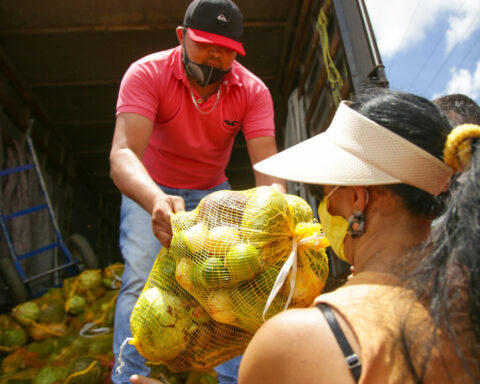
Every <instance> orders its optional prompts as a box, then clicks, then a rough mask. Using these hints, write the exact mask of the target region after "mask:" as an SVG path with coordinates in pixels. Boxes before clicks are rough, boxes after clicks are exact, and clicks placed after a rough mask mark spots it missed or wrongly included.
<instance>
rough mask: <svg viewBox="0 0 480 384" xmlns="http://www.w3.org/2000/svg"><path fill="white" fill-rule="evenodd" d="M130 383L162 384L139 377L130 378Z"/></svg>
mask: <svg viewBox="0 0 480 384" xmlns="http://www.w3.org/2000/svg"><path fill="white" fill-rule="evenodd" d="M130 382H132V383H133V384H162V382H161V381H158V380H155V379H149V378H148V377H145V376H140V375H132V376H130Z"/></svg>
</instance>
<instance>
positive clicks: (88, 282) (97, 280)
mask: <svg viewBox="0 0 480 384" xmlns="http://www.w3.org/2000/svg"><path fill="white" fill-rule="evenodd" d="M80 282H81V283H82V284H83V285H84V286H85V287H87V288H90V289H91V288H97V287H98V286H100V284H102V271H101V270H99V269H88V270H86V271H84V272H82V274H81V275H80Z"/></svg>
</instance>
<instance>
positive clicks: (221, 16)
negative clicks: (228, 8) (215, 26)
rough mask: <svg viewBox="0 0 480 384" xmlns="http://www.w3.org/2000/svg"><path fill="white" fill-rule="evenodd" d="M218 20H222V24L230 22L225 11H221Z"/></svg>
mask: <svg viewBox="0 0 480 384" xmlns="http://www.w3.org/2000/svg"><path fill="white" fill-rule="evenodd" d="M217 20H218V21H220V23H222V25H224V24H227V23H228V20H227V17H226V16H225V15H224V14H223V13H221V14H220V15H218V16H217Z"/></svg>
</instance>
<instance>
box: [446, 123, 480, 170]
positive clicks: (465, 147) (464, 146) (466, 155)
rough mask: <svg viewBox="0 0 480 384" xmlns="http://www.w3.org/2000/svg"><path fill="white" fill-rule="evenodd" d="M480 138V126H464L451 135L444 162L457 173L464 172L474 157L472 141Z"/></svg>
mask: <svg viewBox="0 0 480 384" xmlns="http://www.w3.org/2000/svg"><path fill="white" fill-rule="evenodd" d="M476 138H480V126H479V125H476V124H462V125H459V126H457V127H455V128H454V129H452V131H451V132H450V133H449V135H448V137H447V141H446V142H445V147H444V149H443V161H445V163H446V164H447V165H448V166H449V167H450V168H452V169H453V170H454V171H455V172H458V171H461V170H463V169H464V168H465V167H466V166H467V165H468V164H469V163H470V158H471V157H472V139H476Z"/></svg>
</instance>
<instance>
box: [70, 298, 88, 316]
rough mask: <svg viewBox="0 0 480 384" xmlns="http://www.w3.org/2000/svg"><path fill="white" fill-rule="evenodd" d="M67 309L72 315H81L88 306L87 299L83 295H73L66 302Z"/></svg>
mask: <svg viewBox="0 0 480 384" xmlns="http://www.w3.org/2000/svg"><path fill="white" fill-rule="evenodd" d="M66 306H67V311H68V312H69V313H71V314H72V315H79V314H80V313H82V312H83V311H84V310H85V307H86V306H87V299H86V298H85V297H83V296H78V295H73V296H72V297H71V298H70V299H68V300H67V303H66Z"/></svg>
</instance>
